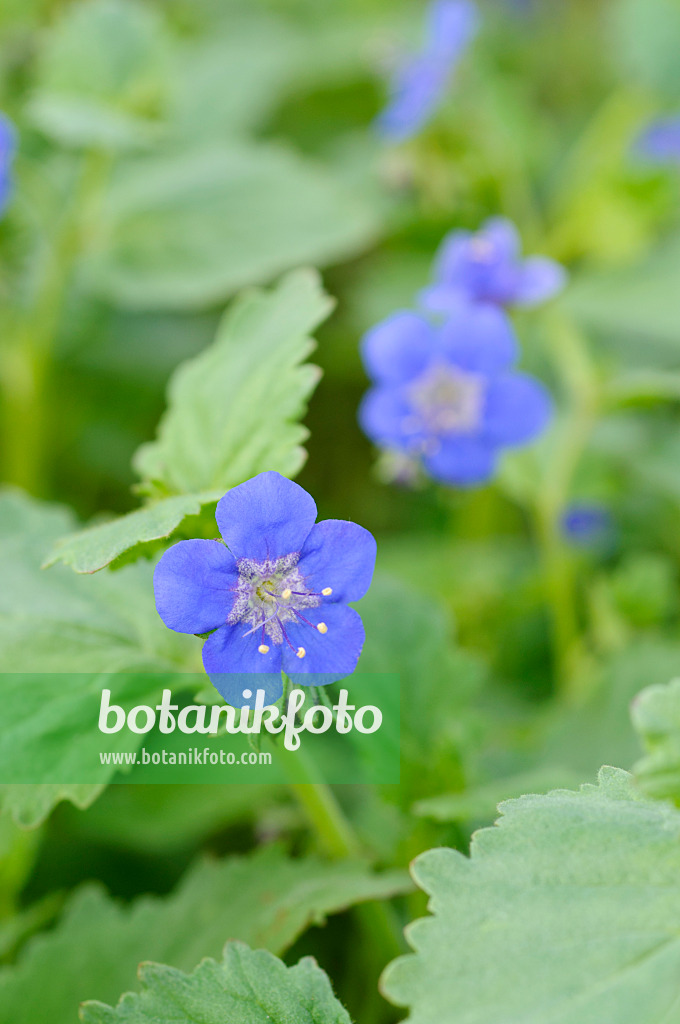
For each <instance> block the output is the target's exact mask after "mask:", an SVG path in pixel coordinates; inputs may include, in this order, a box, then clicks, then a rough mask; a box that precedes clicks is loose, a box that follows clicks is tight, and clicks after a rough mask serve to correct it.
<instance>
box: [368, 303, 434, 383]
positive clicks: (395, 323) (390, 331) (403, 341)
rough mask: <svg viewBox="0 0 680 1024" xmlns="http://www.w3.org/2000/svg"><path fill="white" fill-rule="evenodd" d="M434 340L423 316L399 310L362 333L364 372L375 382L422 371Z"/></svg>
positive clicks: (402, 379) (408, 377) (403, 379)
mask: <svg viewBox="0 0 680 1024" xmlns="http://www.w3.org/2000/svg"><path fill="white" fill-rule="evenodd" d="M434 344H435V339H434V332H433V330H432V328H431V327H430V325H429V324H428V322H427V320H424V319H423V317H421V316H418V315H417V314H416V313H408V312H399V313H395V314H394V315H393V316H390V317H388V318H387V320H383V321H382V323H379V324H377V325H376V326H375V327H373V328H372V330H370V331H368V333H367V334H365V335H364V337H363V340H362V342H361V355H362V358H363V361H364V366H365V367H366V372H367V373H368V375H369V376H370V377H372V378H373V380H375V381H376V382H377V383H378V384H402V383H404V382H406V381H409V380H412V379H413V378H414V377H416V376H417V375H418V374H419V373H421V372H422V370H423V368H424V367H425V365H426V363H427V361H428V359H429V358H430V356H431V355H432V350H433V348H434Z"/></svg>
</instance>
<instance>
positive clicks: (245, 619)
mask: <svg viewBox="0 0 680 1024" xmlns="http://www.w3.org/2000/svg"><path fill="white" fill-rule="evenodd" d="M215 516H216V519H217V525H218V527H219V530H220V533H221V534H222V537H223V538H224V541H225V543H224V544H223V543H221V542H220V541H217V540H185V541H180V542H179V543H178V544H175V545H174V546H173V547H171V548H170V549H169V550H168V551H166V552H165V554H164V555H163V557H162V558H161V560H160V561H159V563H158V565H157V566H156V570H155V573H154V590H155V594H156V608H157V609H158V614H159V615H160V617H161V618H162V620H163V622H164V623H165V625H166V626H168V627H169V628H170V629H174V630H176V631H177V632H179V633H198V634H200V633H207V632H208V631H210V630H214V632H212V633H211V634H210V636H209V637H208V638H207V640H206V641H205V644H204V645H203V664H204V666H205V670H206V672H207V673H208V675H209V676H210V679H211V682H212V683H213V685H214V686H215V687H216V689H217V690H219V692H220V693H221V694H222V695H223V696H224V697H225V699H226V700H228V701H229V703H232V704H235V705H241V706H242V705H243V703H244V700H243V687H244V686H246V687H250V689H251V690H254V689H257V688H259V689H265V691H266V694H267V698H268V702H269V703H273V702H275V701H276V700H278V698H279V697H280V695H281V692H282V687H281V671H282V670H283V671H284V672H286V674H287V675H289V676H290V677H291V678H292V679H293V681H294V682H295V683H296V684H299V685H303V686H304V685H315V686H319V685H325V684H326V683H330V682H334V681H335V680H337V679H342V678H344V677H345V676H348V675H351V673H352V672H353V671H354V669H355V668H356V664H357V661H358V659H359V655H360V654H361V649H362V646H363V642H364V629H363V625H362V623H361V619H360V617H359V615H358V614H357V613H356V612H355V611H354V609H352V608H349V607H348V602H349V601H358V600H359V598H360V597H363V595H364V594H365V593H366V591H367V590H368V587H369V585H370V582H371V577H372V575H373V568H374V565H375V556H376V544H375V540H374V539H373V537H372V536H371V534H370V533H369V532H368V530H365V529H364V528H363V527H361V526H357V524H356V523H349V522H344V521H342V520H339V519H327V520H325V521H324V522H321V523H316V524H315V520H316V505H315V503H314V499H313V498H312V497H311V496H310V495H309V494H308V493H307V492H306V491H305V490H303V488H302V487H300V486H299V485H298V484H296V483H293V481H292V480H288V479H286V477H283V476H281V475H280V474H279V473H260V474H259V476H256V477H254V478H253V479H252V480H248V481H247V482H246V483H244V484H241V485H240V486H238V487H234V488H233V490H231V491H229V492H228V493H227V494H225V496H224V497H223V498H222V499H221V501H220V502H219V503H218V505H217V511H216V514H215ZM225 545H226V546H225ZM251 673H257V677H256V678H255V680H253V677H252V675H251Z"/></svg>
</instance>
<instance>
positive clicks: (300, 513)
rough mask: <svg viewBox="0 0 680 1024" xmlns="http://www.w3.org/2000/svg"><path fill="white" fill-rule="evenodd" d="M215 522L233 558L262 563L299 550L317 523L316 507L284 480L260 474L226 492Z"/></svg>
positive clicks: (305, 493)
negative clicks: (315, 522)
mask: <svg viewBox="0 0 680 1024" xmlns="http://www.w3.org/2000/svg"><path fill="white" fill-rule="evenodd" d="M215 518H216V519H217V525H218V526H219V528H220V533H221V534H222V536H223V537H224V539H225V541H226V543H227V544H228V545H229V549H230V550H231V552H232V553H233V555H234V558H236V559H237V560H238V559H240V558H253V559H255V561H264V560H265V559H266V558H280V557H281V556H282V555H289V554H291V553H292V552H294V551H301V550H302V546H303V544H304V542H305V540H306V539H307V535H308V533H309V531H310V530H311V528H312V526H313V525H314V520H315V519H316V505H315V503H314V499H313V498H312V496H311V495H310V494H308V493H307V491H305V490H304V488H302V487H300V485H299V484H296V483H293V481H292V480H288V479H287V477H285V476H281V474H280V473H260V474H259V476H256V477H253V479H252V480H247V481H246V482H245V483H244V484H239V486H238V487H234V488H233V489H232V490H231V491H228V492H227V494H225V496H224V497H223V498H222V499H221V501H220V502H219V503H218V505H217V511H216V513H215Z"/></svg>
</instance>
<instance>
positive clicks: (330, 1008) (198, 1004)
mask: <svg viewBox="0 0 680 1024" xmlns="http://www.w3.org/2000/svg"><path fill="white" fill-rule="evenodd" d="M140 980H141V983H142V985H143V991H142V993H141V994H140V995H132V994H130V995H126V996H124V997H123V999H122V1000H121V1001H120V1003H119V1004H118V1006H117V1007H116V1009H115V1010H114V1009H112V1008H111V1007H109V1006H103V1005H102V1004H101V1003H86V1004H85V1006H84V1007H83V1008H82V1010H81V1020H82V1021H83V1024H115V1022H119V1024H124V1022H125V1024H158V1022H160V1021H168V1022H169V1021H172V1022H173V1024H222V1022H223V1021H227V1020H228V1021H229V1024H264V1022H265V1021H267V1022H271V1024H350V1019H349V1014H348V1013H347V1011H346V1010H345V1009H344V1008H343V1007H342V1006H341V1004H340V1003H339V1002H338V1001H337V999H336V998H335V996H334V995H333V990H332V988H331V985H330V982H329V980H328V977H327V975H326V974H325V973H324V972H323V971H322V970H321V968H320V967H318V966H317V964H316V961H315V960H313V959H312V958H311V957H305V958H304V959H303V960H300V962H299V963H298V964H296V965H295V967H286V965H285V964H283V963H282V962H281V961H280V960H277V958H276V957H275V956H272V954H271V953H267V952H266V951H264V950H256V951H255V950H251V949H248V947H247V946H245V945H244V944H243V943H241V942H235V943H230V944H229V945H228V946H227V948H226V949H225V951H224V961H223V962H222V963H220V964H218V963H216V962H215V961H214V960H206V961H204V962H203V963H202V964H200V965H199V966H198V967H197V968H196V970H195V971H194V972H193V974H190V975H186V974H182V973H181V972H180V971H176V970H173V969H172V968H170V967H165V966H161V965H160V964H143V965H142V967H141V969H140Z"/></svg>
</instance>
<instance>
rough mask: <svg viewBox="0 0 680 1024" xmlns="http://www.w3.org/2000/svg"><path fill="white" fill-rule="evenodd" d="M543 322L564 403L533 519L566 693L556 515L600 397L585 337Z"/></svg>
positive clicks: (559, 322) (567, 599)
mask: <svg viewBox="0 0 680 1024" xmlns="http://www.w3.org/2000/svg"><path fill="white" fill-rule="evenodd" d="M547 323H548V333H549V338H550V342H551V352H552V356H553V359H554V361H555V364H556V367H557V370H558V373H559V376H560V379H561V380H562V383H563V385H564V388H565V391H566V393H567V398H568V403H569V404H568V410H567V412H566V415H565V416H564V418H563V420H562V422H561V423H560V424H558V427H557V439H556V443H555V446H554V448H553V450H552V451H551V452H550V458H549V460H548V463H547V466H546V469H545V472H544V474H543V477H542V479H541V482H540V487H539V489H538V493H537V496H536V500H535V507H534V515H535V521H536V530H537V536H538V540H539V544H540V548H541V554H542V560H543V568H544V574H545V580H546V597H547V600H548V604H549V607H550V614H551V619H552V633H553V648H554V661H555V674H556V680H557V685H558V688H559V689H560V691H561V692H562V693H563V694H566V693H567V692H568V691H570V688H571V679H572V671H571V669H572V658H573V654H574V651H575V646H576V639H577V636H578V615H577V610H576V595H575V581H574V577H573V568H572V559H571V557H570V553H569V550H568V548H567V546H566V544H565V542H564V538H563V532H562V514H563V512H564V509H565V507H566V505H567V503H568V501H569V494H570V491H571V486H572V481H573V478H574V474H575V472H576V469H577V467H578V464H579V462H580V460H581V457H582V455H583V452H584V449H585V447H586V445H587V443H588V439H589V437H590V434H591V432H592V429H593V426H594V423H595V419H596V416H597V411H598V408H599V404H600V394H599V386H598V381H597V376H596V373H595V368H594V367H593V364H592V361H591V359H590V354H589V352H588V349H587V346H586V343H585V339H584V338H583V337H582V336H581V335H580V333H579V332H578V331H577V330H576V328H575V327H574V325H573V323H571V321H570V320H569V319H568V318H567V317H566V316H564V314H562V313H561V312H559V311H557V310H555V311H552V313H551V314H550V316H549V319H548V321H547Z"/></svg>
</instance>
